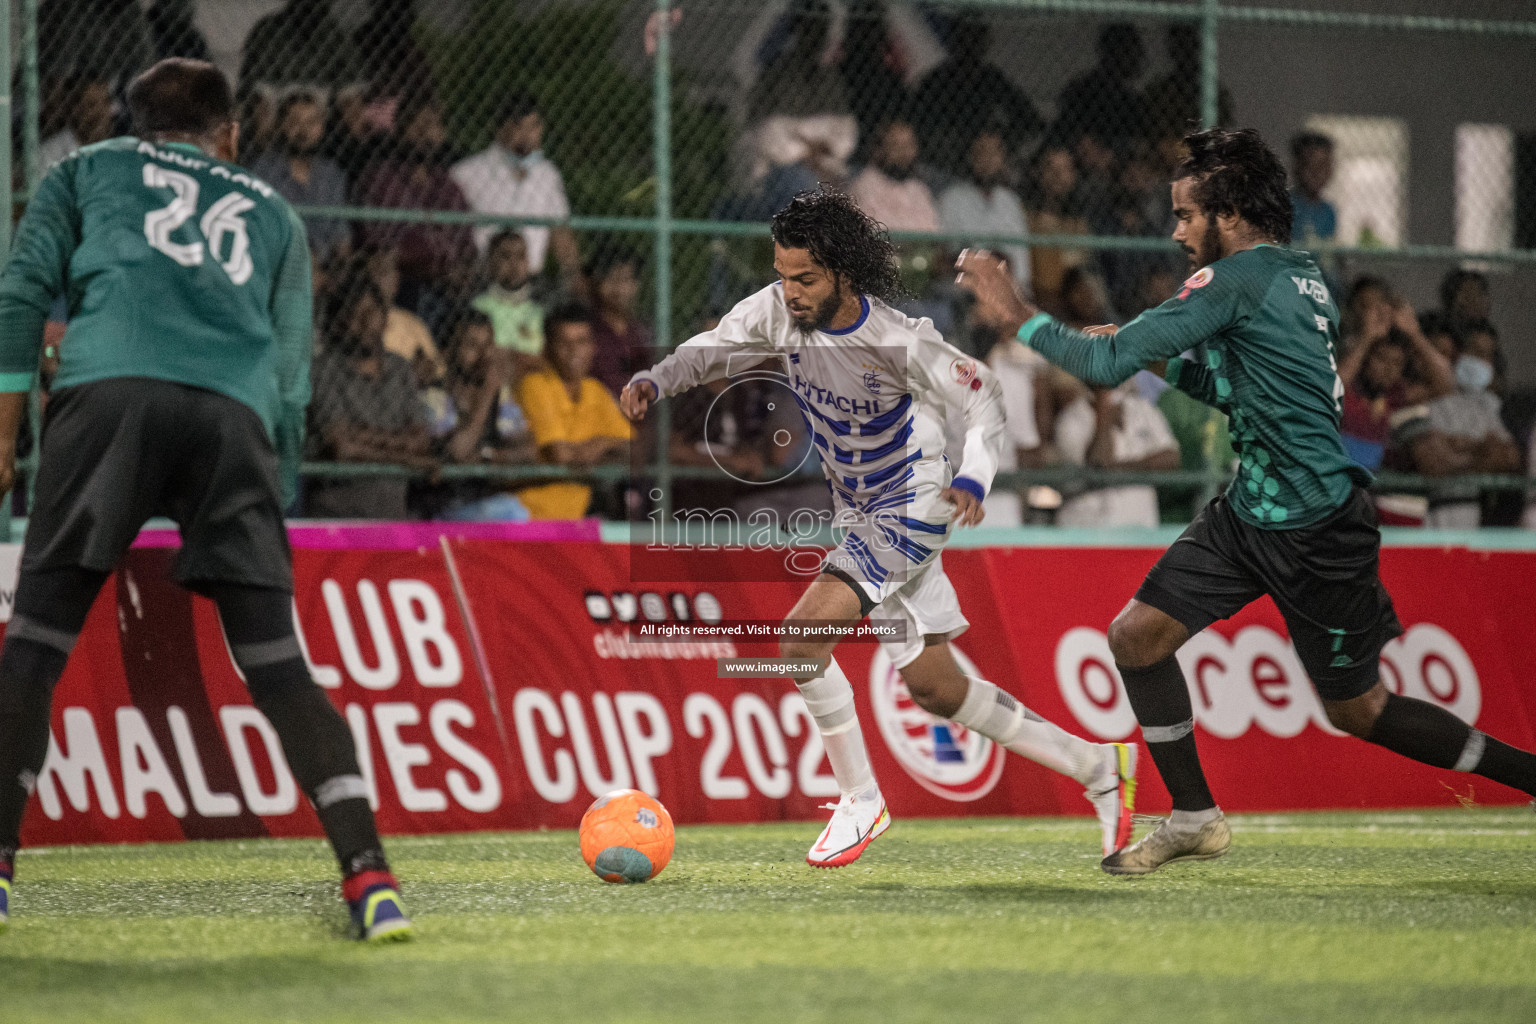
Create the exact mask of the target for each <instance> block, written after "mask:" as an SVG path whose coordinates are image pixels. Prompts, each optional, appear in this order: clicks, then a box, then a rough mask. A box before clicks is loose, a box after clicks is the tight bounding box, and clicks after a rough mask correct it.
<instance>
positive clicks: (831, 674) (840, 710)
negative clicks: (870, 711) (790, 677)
mask: <svg viewBox="0 0 1536 1024" xmlns="http://www.w3.org/2000/svg"><path fill="white" fill-rule="evenodd" d="M795 685H796V686H797V687H799V689H800V696H802V697H804V698H805V706H806V709H807V710H808V711H810V713H811V717H812V718H814V719H816V727H817V728H818V729H820V730H821V733H822V735H823V736H826V735H835V734H836V733H840V732H847V731H848V730H849V729H851V728H853V727H854V726H855V725H857V724H858V711H857V710H856V709H855V708H854V705H853V684H852V683H851V682H849V681H848V677H847V676H846V675H844V674H843V670H842V669H841V668H839V667H838V664H837V662H835V661H834V662H831V663H829V664H828V665H827V670H826V671H825V672H823V673H822V674H821V675H819V676H817V677H816V678H814V679H807V680H804V681H803V682H802V681H798V680H797V681H796V683H795Z"/></svg>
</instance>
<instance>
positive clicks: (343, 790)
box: [315, 775, 368, 811]
mask: <svg viewBox="0 0 1536 1024" xmlns="http://www.w3.org/2000/svg"><path fill="white" fill-rule="evenodd" d="M366 799H368V783H367V782H366V781H364V780H363V777H362V776H361V775H336V776H333V777H331V778H329V779H326V780H325V781H324V782H322V783H320V785H318V786H316V787H315V808H316V809H317V810H322V811H323V810H325V809H326V808H327V807H329V806H331V805H332V804H339V803H341V802H342V801H343V800H366Z"/></svg>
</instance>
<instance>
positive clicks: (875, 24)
mask: <svg viewBox="0 0 1536 1024" xmlns="http://www.w3.org/2000/svg"><path fill="white" fill-rule="evenodd" d="M846 26H847V27H846V29H845V31H844V36H843V45H842V48H841V49H842V54H843V59H842V61H841V63H840V64H839V65H838V72H839V74H840V75H841V76H842V80H843V88H844V90H846V94H847V97H848V106H849V108H850V109H851V110H852V112H853V117H854V120H855V121H857V122H858V126H859V137H860V138H867V137H868V136H870V135H872V134H873V133H874V130H875V129H876V128H877V127H879V125H880V123H881V122H882V121H884V120H885V119H886V118H887V117H890V116H891V113H892V112H893V111H897V110H906V109H907V105H908V102H909V100H910V97H909V96H908V94H907V83H906V82H905V81H903V80H902V76H901V71H900V70H899V68H900V63H901V55H900V52H899V51H898V49H897V47H896V46H895V45H894V44H893V43H892V42H891V38H890V33H889V31H888V30H887V28H886V24H885V4H884V2H883V0H853V2H852V3H850V4H848V20H847V22H846ZM846 156H847V154H844V157H845V158H846ZM775 212H777V208H776V209H775Z"/></svg>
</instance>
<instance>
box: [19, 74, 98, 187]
mask: <svg viewBox="0 0 1536 1024" xmlns="http://www.w3.org/2000/svg"><path fill="white" fill-rule="evenodd" d="M55 96H56V101H55V102H56V103H57V109H58V110H59V111H60V114H61V116H60V120H61V122H62V123H60V124H59V127H58V130H57V131H55V132H53V133H52V134H51V135H49V136H47V137H46V138H44V139H43V141H42V143H41V144H40V145H39V146H38V150H37V158H38V164H39V166H41V167H42V168H44V169H45V170H46V169H47V168H49V167H51V166H53V165H54V164H56V163H58V162H59V161H60V160H63V159H64V158H65V157H67V156H69V154H71V153H73V152H74V151H75V150H77V149H79V148H80V147H81V146H89V145H90V144H91V143H93V142H100V141H101V140H103V139H110V138H111V137H112V131H113V115H112V89H111V86H110V85H109V84H108V82H107V80H106V79H105V78H97V77H94V76H91V75H74V76H72V77H70V78H67V79H65V80H64V81H63V82H61V83H60V84H59V87H58V90H57V92H56V93H55ZM53 105H54V104H50V106H53Z"/></svg>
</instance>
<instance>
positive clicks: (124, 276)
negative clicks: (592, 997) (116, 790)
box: [0, 59, 411, 940]
mask: <svg viewBox="0 0 1536 1024" xmlns="http://www.w3.org/2000/svg"><path fill="white" fill-rule="evenodd" d="M128 106H129V109H130V111H131V113H132V115H133V120H134V128H135V131H136V133H137V137H132V138H118V139H109V140H107V141H106V142H101V143H97V144H95V145H92V146H87V147H85V148H84V149H82V150H79V151H78V152H76V153H73V154H71V155H70V156H69V157H68V158H66V159H64V160H62V161H60V162H59V163H58V164H56V165H54V167H52V168H51V169H50V170H49V171H48V173H47V175H46V176H44V178H43V180H42V182H41V183H40V184H39V186H38V189H37V194H36V195H35V196H34V197H33V198H32V201H31V202H30V203H29V204H28V206H27V212H26V215H25V216H24V217H23V218H22V220H21V224H20V225H19V227H18V228H17V233H16V244H15V247H14V249H13V250H12V252H11V254H10V259H9V261H8V263H7V264H6V266H5V272H4V274H3V275H0V492H3V491H4V490H8V489H9V488H10V485H11V483H12V482H13V480H14V478H15V454H16V448H15V441H16V431H17V428H18V426H19V424H20V421H21V417H22V414H23V412H24V410H25V409H26V401H27V392H28V390H29V389H30V388H31V383H32V375H33V371H34V370H35V369H36V366H37V360H38V352H39V350H40V348H41V344H42V336H43V322H44V318H45V316H46V314H47V311H48V309H49V307H50V306H51V305H52V303H53V301H54V299H55V297H56V296H58V295H64V296H66V297H67V299H68V302H69V313H70V317H69V326H68V329H67V331H66V333H65V335H64V344H63V353H62V357H61V361H60V364H59V370H58V374H57V376H56V377H55V378H54V384H53V388H54V390H53V393H52V396H51V398H50V400H49V402H48V410H47V417H46V419H45V421H44V424H43V434H42V462H41V465H40V468H39V470H38V477H37V487H36V490H35V495H34V501H33V507H32V510H31V518H30V521H29V522H28V524H27V537H26V547H25V550H24V552H23V554H22V560H21V573H20V578H19V580H18V582H17V588H16V601H15V611H14V613H13V614H12V616H11V621H10V624H9V626H8V627H7V628H6V631H5V644H4V647H3V648H0V928H3V927H4V925H5V923H6V915H7V913H8V911H9V897H10V894H11V882H12V878H13V872H14V868H15V858H16V850H17V847H18V846H19V845H20V836H21V821H22V815H23V812H24V811H25V809H26V805H27V798H28V796H29V795H30V794H31V792H32V790H33V789H34V788H35V786H36V783H37V776H38V773H39V772H40V771H42V768H43V762H44V759H45V757H46V755H47V752H48V743H49V735H48V720H49V708H50V705H51V703H52V700H53V689H54V685H55V684H56V683H57V682H58V680H59V676H60V675H61V674H62V673H63V671H64V665H65V662H66V660H67V659H68V657H69V653H70V650H71V649H72V648H73V647H74V644H75V640H76V638H77V637H78V635H79V633H80V628H81V626H82V624H83V623H84V621H85V616H86V612H87V611H89V610H90V607H91V604H92V603H93V602H94V600H95V598H96V594H97V591H99V590H100V589H101V585H102V584H103V583H104V582H105V581H106V579H107V575H108V574H109V573H110V572H111V570H112V569H113V567H114V566H115V565H116V564H117V562H118V560H119V559H120V558H121V557H122V555H123V552H124V551H126V550H127V548H128V546H129V544H130V543H131V542H132V541H133V539H134V537H135V536H136V535H137V534H138V531H139V528H140V527H142V526H143V525H144V522H145V520H147V519H149V518H150V517H151V516H155V515H169V516H170V517H171V518H173V519H175V520H176V522H177V524H178V525H179V526H180V527H181V538H182V547H181V550H180V552H179V553H178V554H177V556H176V562H175V576H176V578H177V580H178V581H179V582H181V583H182V584H183V585H185V586H187V587H188V588H190V589H192V590H194V591H196V592H198V593H200V594H204V595H206V596H207V597H209V598H212V599H213V600H214V601H215V602H216V603H217V605H218V609H219V618H220V620H221V621H222V623H223V626H224V633H225V636H226V637H227V638H228V640H229V647H230V651H231V652H232V654H233V656H234V660H235V663H236V664H237V665H238V666H239V668H240V670H241V672H242V673H243V675H244V677H245V681H246V685H247V686H248V687H249V689H250V692H251V697H252V699H253V701H254V703H255V704H256V706H257V707H258V708H260V709H261V711H262V713H264V714H265V715H266V716H267V718H268V719H269V720H270V721H271V723H272V725H273V728H274V729H276V731H277V735H278V737H279V738H280V739H281V741H282V745H283V753H284V755H285V756H286V757H287V760H288V764H289V766H290V767H291V768H292V769H293V773H294V775H295V777H296V778H297V780H298V782H299V785H300V786H301V787H302V788H303V790H304V792H305V794H306V795H307V796H308V797H309V799H310V801H311V803H312V804H313V805H314V808H315V812H316V814H317V815H318V816H319V818H320V824H321V825H322V826H323V827H324V829H325V833H326V835H327V837H329V839H330V841H331V845H332V847H333V848H334V850H335V852H336V856H337V859H338V860H339V861H340V863H341V870H342V875H343V882H342V893H343V895H344V896H345V897H346V899H347V901H348V903H349V904H350V906H351V910H352V916H353V919H354V921H355V923H356V925H357V927H358V933H359V936H360V937H361V938H365V939H369V940H378V939H386V938H389V939H398V938H404V937H407V936H408V935H409V934H410V929H411V925H410V922H409V920H407V918H406V916H405V914H404V912H403V909H402V906H401V903H400V896H399V892H398V886H397V884H396V882H395V879H394V876H393V875H392V874H391V873H390V871H389V865H388V864H387V863H386V861H385V859H384V850H383V848H382V846H381V845H380V842H379V836H378V831H377V829H376V827H375V824H374V818H373V812H372V810H371V809H370V808H369V806H368V789H367V785H366V783H365V781H364V779H363V777H362V773H361V772H360V771H359V769H358V762H357V751H356V749H355V748H354V746H353V743H352V735H351V732H350V730H349V729H348V728H347V725H346V722H345V721H343V719H342V717H341V715H340V714H338V713H337V711H336V709H335V707H334V706H333V705H332V704H331V702H330V700H329V698H327V697H326V695H325V693H324V691H322V690H321V689H320V688H319V687H318V686H317V685H316V684H315V682H314V680H313V679H312V678H311V677H310V674H309V670H308V668H307V666H306V665H305V661H304V656H303V651H302V648H301V646H300V644H299V640H298V637H297V635H296V634H295V632H294V626H293V612H292V606H293V605H292V602H293V563H292V556H291V554H290V552H289V549H288V537H287V533H286V531H285V529H284V526H283V511H282V510H283V508H284V504H285V503H284V501H283V496H282V490H283V489H284V486H283V484H284V483H286V484H288V485H290V486H289V489H290V490H291V484H292V482H293V479H294V477H295V475H296V472H297V468H298V458H299V450H300V446H301V444H302V441H303V425H304V408H305V406H306V405H307V404H308V401H309V352H310V332H311V326H310V284H309V247H308V243H307V241H306V238H305V233H304V225H303V224H302V223H301V222H300V221H299V219H298V217H297V216H296V215H295V214H294V212H293V210H292V209H291V208H290V207H289V206H288V204H287V203H286V202H284V200H283V199H282V197H281V196H279V195H277V193H276V192H274V191H273V190H272V189H271V187H269V186H268V185H267V184H266V183H264V182H262V181H259V180H257V179H255V178H252V177H251V176H250V175H248V174H246V173H245V172H244V171H242V170H241V169H240V168H239V167H238V166H236V165H235V164H233V163H232V162H231V161H232V160H233V159H234V156H235V148H236V143H237V141H238V136H239V125H238V124H237V123H236V121H235V116H234V100H233V97H232V96H231V94H230V89H229V83H228V82H227V81H226V80H225V78H224V76H223V74H221V73H220V72H219V71H218V69H216V68H215V67H214V66H213V65H212V64H208V63H205V62H203V61H192V60H180V59H171V60H164V61H161V62H160V63H159V64H156V65H155V66H154V67H152V68H150V69H149V70H148V71H146V72H144V73H143V74H142V75H140V76H139V77H138V78H137V79H135V80H134V81H133V83H132V84H131V85H130V86H129V89H128ZM285 470H286V472H285ZM284 478H285V479H284ZM280 479H282V480H283V482H282V483H280Z"/></svg>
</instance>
